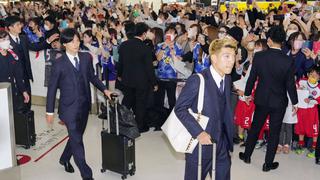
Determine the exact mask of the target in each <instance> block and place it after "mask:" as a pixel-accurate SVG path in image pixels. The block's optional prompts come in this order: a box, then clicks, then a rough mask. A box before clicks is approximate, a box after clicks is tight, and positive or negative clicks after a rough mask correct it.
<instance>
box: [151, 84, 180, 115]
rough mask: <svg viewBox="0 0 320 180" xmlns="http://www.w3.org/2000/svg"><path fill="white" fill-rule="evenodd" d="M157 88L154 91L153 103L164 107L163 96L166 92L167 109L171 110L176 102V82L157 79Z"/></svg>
mask: <svg viewBox="0 0 320 180" xmlns="http://www.w3.org/2000/svg"><path fill="white" fill-rule="evenodd" d="M158 86H159V89H158V91H157V92H156V99H155V104H156V106H157V107H164V98H165V94H166V92H167V97H168V102H169V110H170V112H171V111H172V109H173V107H174V106H175V104H176V88H177V83H176V82H173V81H158Z"/></svg>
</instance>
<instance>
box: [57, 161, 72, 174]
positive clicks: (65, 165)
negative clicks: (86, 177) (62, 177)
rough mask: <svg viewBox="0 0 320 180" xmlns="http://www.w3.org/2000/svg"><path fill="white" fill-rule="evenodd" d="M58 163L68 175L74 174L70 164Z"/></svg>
mask: <svg viewBox="0 0 320 180" xmlns="http://www.w3.org/2000/svg"><path fill="white" fill-rule="evenodd" d="M59 163H60V164H61V165H62V166H64V170H65V171H66V172H68V173H74V169H73V167H72V165H71V163H70V162H69V161H68V162H63V161H59Z"/></svg>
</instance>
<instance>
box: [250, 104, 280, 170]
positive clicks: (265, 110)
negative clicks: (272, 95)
mask: <svg viewBox="0 0 320 180" xmlns="http://www.w3.org/2000/svg"><path fill="white" fill-rule="evenodd" d="M285 112H286V108H285V107H284V108H270V107H266V106H261V105H256V109H255V112H254V115H253V121H252V125H251V129H250V130H249V132H248V138H247V141H246V149H245V156H246V157H251V155H252V153H253V150H254V148H255V145H256V142H257V140H258V136H259V133H260V130H261V129H262V127H263V125H264V123H265V121H266V118H267V116H268V115H270V120H269V127H270V135H269V137H268V139H267V141H268V145H267V153H266V156H265V163H266V164H271V163H273V160H274V157H275V154H276V151H277V147H278V144H279V136H280V131H281V126H282V121H283V117H284V114H285Z"/></svg>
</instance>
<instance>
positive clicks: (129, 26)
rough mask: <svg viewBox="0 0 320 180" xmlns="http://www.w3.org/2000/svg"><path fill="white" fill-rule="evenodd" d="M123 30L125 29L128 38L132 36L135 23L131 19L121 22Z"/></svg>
mask: <svg viewBox="0 0 320 180" xmlns="http://www.w3.org/2000/svg"><path fill="white" fill-rule="evenodd" d="M123 26H124V30H125V31H126V36H127V38H128V39H132V38H134V35H135V32H134V31H135V26H136V25H135V24H134V22H132V21H124V22H123Z"/></svg>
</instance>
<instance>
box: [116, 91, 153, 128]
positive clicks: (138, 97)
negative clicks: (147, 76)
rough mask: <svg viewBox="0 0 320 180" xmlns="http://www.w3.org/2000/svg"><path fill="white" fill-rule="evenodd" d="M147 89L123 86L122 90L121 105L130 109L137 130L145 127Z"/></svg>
mask: <svg viewBox="0 0 320 180" xmlns="http://www.w3.org/2000/svg"><path fill="white" fill-rule="evenodd" d="M149 91H150V90H149V88H148V87H146V88H145V89H137V88H131V87H127V86H125V87H124V89H123V95H124V97H123V100H122V104H123V105H124V106H126V107H127V108H128V109H132V110H133V112H134V114H135V120H136V122H137V124H138V127H139V129H142V128H145V127H146V126H147V124H146V122H145V120H144V117H145V115H146V109H147V102H148V93H149Z"/></svg>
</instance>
